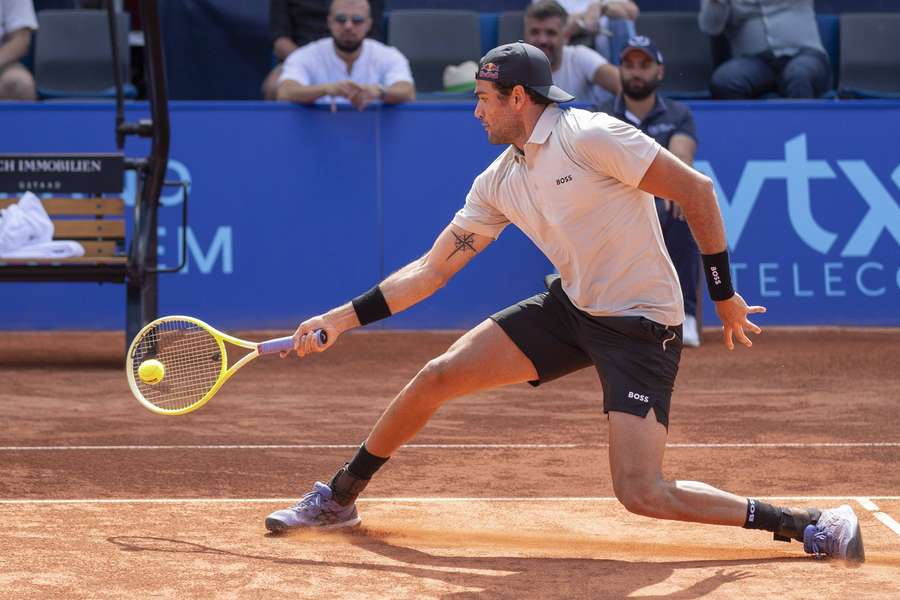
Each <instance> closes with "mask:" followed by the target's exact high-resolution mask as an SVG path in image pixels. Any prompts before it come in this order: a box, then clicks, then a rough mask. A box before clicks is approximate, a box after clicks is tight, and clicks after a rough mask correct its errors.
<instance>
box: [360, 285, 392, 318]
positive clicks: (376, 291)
mask: <svg viewBox="0 0 900 600" xmlns="http://www.w3.org/2000/svg"><path fill="white" fill-rule="evenodd" d="M353 310H355V311H356V318H357V319H359V324H360V325H368V324H369V323H374V322H375V321H380V320H381V319H387V318H388V317H389V316H391V309H390V307H389V306H388V304H387V300H385V299H384V294H382V293H381V288H379V287H378V286H377V285H376V286H375V287H373V288H372V289H371V290H369V291H368V292H366V293H365V294H363V295H361V296H357V297H356V298H354V299H353Z"/></svg>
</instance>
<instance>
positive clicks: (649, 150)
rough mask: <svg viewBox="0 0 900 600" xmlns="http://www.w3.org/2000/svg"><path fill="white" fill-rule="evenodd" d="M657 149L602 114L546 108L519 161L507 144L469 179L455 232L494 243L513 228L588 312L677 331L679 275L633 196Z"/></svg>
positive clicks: (644, 199) (643, 203)
mask: <svg viewBox="0 0 900 600" xmlns="http://www.w3.org/2000/svg"><path fill="white" fill-rule="evenodd" d="M659 148H660V146H659V144H657V143H656V142H655V141H654V140H653V139H652V138H649V137H647V136H646V135H644V134H643V133H642V132H640V131H639V130H637V129H635V128H634V127H632V126H631V125H629V124H627V123H623V122H621V121H619V120H618V119H616V118H614V117H610V116H609V115H607V114H605V113H592V112H588V111H585V110H580V109H574V108H571V109H567V110H562V109H560V108H559V106H557V105H556V104H551V105H550V106H548V107H547V108H546V109H545V110H544V112H543V114H542V115H541V117H540V119H539V120H538V122H537V124H536V125H535V128H534V131H533V132H532V134H531V137H530V138H529V140H528V142H527V143H526V144H525V152H524V153H521V152H519V151H518V149H516V147H515V146H510V147H509V148H507V149H506V151H505V152H503V153H502V154H501V155H500V156H499V157H497V159H496V160H495V161H494V162H493V163H492V164H491V165H490V166H489V167H488V168H487V169H485V171H484V172H483V173H481V174H480V175H479V176H478V177H476V178H475V181H474V183H473V184H472V189H471V190H470V191H469V195H468V196H467V197H466V204H465V206H464V207H463V208H462V209H461V210H460V211H459V212H457V213H456V216H454V218H453V224H454V225H456V226H458V227H461V228H463V229H465V230H467V231H471V232H474V233H477V234H480V235H485V236H489V237H492V238H497V236H499V235H500V232H501V231H503V228H504V227H506V225H507V224H509V223H513V224H515V225H516V226H517V227H518V228H519V229H521V230H522V231H523V232H524V233H525V235H527V236H528V237H529V238H531V240H532V241H533V242H534V243H535V244H536V245H537V247H538V248H540V249H541V251H542V252H543V253H544V254H545V255H546V256H547V258H548V259H550V262H552V263H553V265H554V266H555V267H556V269H557V270H558V271H559V274H560V276H561V279H562V288H563V291H565V293H566V295H567V296H568V297H569V299H570V300H571V301H572V303H573V304H574V305H575V306H576V307H578V308H579V309H581V310H583V311H585V312H587V313H590V314H592V315H596V316H643V317H646V318H648V319H651V320H653V321H656V322H658V323H662V324H664V325H679V324H680V323H681V322H682V321H684V307H683V301H682V298H681V287H680V285H679V283H678V275H677V274H676V272H675V267H673V266H672V261H671V260H670V259H669V254H668V252H667V251H666V245H665V242H664V241H663V235H662V230H661V229H660V226H659V217H658V216H657V214H656V205H655V203H654V201H653V196H651V195H650V194H648V193H646V192H643V191H641V190H640V189H638V188H637V185H638V184H639V183H640V181H641V179H643V177H644V173H646V171H647V169H648V168H649V167H650V164H651V163H652V162H653V160H654V159H655V158H656V155H657V153H658V152H659Z"/></svg>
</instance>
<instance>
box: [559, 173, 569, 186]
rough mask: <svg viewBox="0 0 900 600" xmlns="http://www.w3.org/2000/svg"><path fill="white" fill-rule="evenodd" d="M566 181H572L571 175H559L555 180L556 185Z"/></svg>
mask: <svg viewBox="0 0 900 600" xmlns="http://www.w3.org/2000/svg"><path fill="white" fill-rule="evenodd" d="M567 181H572V176H571V175H566V176H565V177H560V178H559V179H557V180H556V185H562V184H564V183H566V182H567Z"/></svg>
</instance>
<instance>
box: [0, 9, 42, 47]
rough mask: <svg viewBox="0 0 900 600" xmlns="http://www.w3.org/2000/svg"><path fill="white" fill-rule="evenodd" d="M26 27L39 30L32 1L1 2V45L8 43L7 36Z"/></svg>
mask: <svg viewBox="0 0 900 600" xmlns="http://www.w3.org/2000/svg"><path fill="white" fill-rule="evenodd" d="M25 27H27V28H28V29H31V30H36V29H37V28H38V25H37V18H36V17H35V15H34V4H33V3H32V2H31V0H0V43H3V42H5V41H6V39H5V38H6V34H8V33H10V32H12V31H16V30H18V29H22V28H25Z"/></svg>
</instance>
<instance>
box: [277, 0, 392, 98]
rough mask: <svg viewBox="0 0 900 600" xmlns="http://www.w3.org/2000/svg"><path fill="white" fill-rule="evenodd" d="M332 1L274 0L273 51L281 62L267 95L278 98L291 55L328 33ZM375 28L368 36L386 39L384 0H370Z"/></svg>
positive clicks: (373, 27) (381, 39)
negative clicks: (383, 15)
mask: <svg viewBox="0 0 900 600" xmlns="http://www.w3.org/2000/svg"><path fill="white" fill-rule="evenodd" d="M330 5H331V1H330V0H271V6H270V9H269V23H270V27H271V29H272V53H273V54H274V55H275V57H276V58H277V59H278V64H277V65H276V66H275V68H273V69H272V71H271V72H270V73H269V75H268V77H266V80H265V81H264V82H263V98H265V99H266V100H274V99H275V94H276V93H277V92H278V78H279V77H281V71H282V66H283V64H284V61H285V59H287V57H288V55H289V54H290V53H291V52H293V51H294V50H296V49H297V48H299V47H300V46H305V45H306V44H308V43H310V42H314V41H316V40H319V39H322V38H323V37H325V36H327V35H328V33H329V31H328V22H327V20H328V9H329V7H330ZM369 7H370V9H371V11H372V29H371V30H370V31H369V33H368V36H369V37H371V38H373V39H376V40H379V41H383V40H384V38H383V37H382V32H381V15H382V14H383V13H384V0H369Z"/></svg>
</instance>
